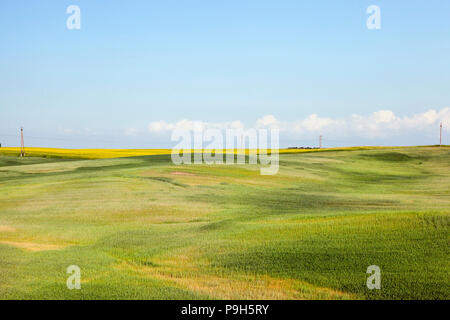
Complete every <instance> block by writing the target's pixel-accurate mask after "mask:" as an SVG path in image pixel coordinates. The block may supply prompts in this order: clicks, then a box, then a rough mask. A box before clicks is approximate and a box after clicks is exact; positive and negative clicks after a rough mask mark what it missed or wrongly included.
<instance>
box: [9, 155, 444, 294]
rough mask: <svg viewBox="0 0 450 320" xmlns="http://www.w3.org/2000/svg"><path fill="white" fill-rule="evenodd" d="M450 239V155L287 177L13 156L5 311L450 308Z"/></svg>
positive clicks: (357, 161) (293, 167)
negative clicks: (314, 305) (372, 279)
mask: <svg viewBox="0 0 450 320" xmlns="http://www.w3.org/2000/svg"><path fill="white" fill-rule="evenodd" d="M72 156H73V155H72ZM449 231H450V147H442V148H439V147H405V148H376V149H375V148H374V149H370V148H366V149H361V150H358V149H351V150H330V151H327V150H322V151H321V152H304V153H291V154H281V155H280V170H279V173H278V174H277V175H275V176H262V175H260V173H259V167H258V166H255V165H241V166H238V165H184V166H175V165H173V164H172V162H171V160H170V155H150V156H141V157H128V158H117V159H97V160H80V159H65V158H64V157H58V158H42V157H30V158H17V157H14V156H7V155H1V153H0V299H449V298H450V277H449V274H450V273H449V271H450V259H449V258H450V247H449V240H450V236H449V235H450V233H449ZM69 265H78V266H79V267H80V268H81V272H82V282H81V283H82V284H81V286H82V288H81V290H68V289H67V286H66V280H67V277H68V276H69V275H68V274H66V268H67V267H68V266H69ZM369 265H377V266H379V267H380V268H381V274H382V275H381V278H382V284H381V285H382V288H381V289H380V290H369V289H368V288H367V287H366V279H367V276H368V275H367V274H366V269H367V267H368V266H369Z"/></svg>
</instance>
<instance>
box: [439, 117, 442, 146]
mask: <svg viewBox="0 0 450 320" xmlns="http://www.w3.org/2000/svg"><path fill="white" fill-rule="evenodd" d="M440 129H441V130H440V131H439V146H440V147H442V122H441V126H440Z"/></svg>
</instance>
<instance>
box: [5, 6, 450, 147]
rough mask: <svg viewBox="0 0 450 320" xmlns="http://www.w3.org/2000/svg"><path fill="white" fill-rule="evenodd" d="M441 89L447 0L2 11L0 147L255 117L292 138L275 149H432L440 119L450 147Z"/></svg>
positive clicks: (143, 134)
mask: <svg viewBox="0 0 450 320" xmlns="http://www.w3.org/2000/svg"><path fill="white" fill-rule="evenodd" d="M72 4H75V5H78V6H79V7H80V9H81V29H80V30H68V29H67V28H66V19H67V18H68V16H69V15H68V14H67V13H66V8H67V7H68V6H69V5H72ZM369 5H378V6H379V7H380V8H381V30H368V29H367V27H366V20H367V18H368V14H367V13H366V8H367V7H368V6H369ZM449 88H450V2H449V1H446V0H441V1H438V0H431V1H414V0H408V1H400V0H399V1H379V0H371V1H363V0H353V1H351V0H346V1H344V0H342V1H332V0H328V1H324V0H316V1H312V0H311V1H299V0H295V1H294V0H293V1H286V0H280V1H264V0H263V1H261V0H258V1H251V0H249V1H246V0H240V1H237V0H236V1H235V0H227V1H218V0H217V1H216V0H214V1H211V0H209V1H206V0H204V1H202V0H195V1H194V0H192V1H189V0H186V1H181V0H178V1H170V0H169V1H167V0H165V1H152V0H148V1H137V0H135V1H126V2H125V1H113V0H109V1H100V0H85V1H84V0H82V1H76V0H72V1H65V0H51V1H50V0H46V1H25V0H14V1H13V0H2V1H1V3H0V143H2V144H3V145H6V146H15V145H18V143H19V139H18V128H19V127H20V126H24V127H25V133H26V143H27V145H31V146H51V147H108V148H111V147H130V148H135V147H142V148H150V147H170V146H172V145H173V143H172V142H170V139H169V138H170V133H169V132H168V130H163V129H164V128H163V129H162V130H160V131H157V130H152V129H151V128H155V126H152V123H153V124H154V123H166V124H170V125H167V126H166V127H167V128H171V127H173V126H174V125H176V123H179V122H180V121H196V120H197V121H203V122H204V123H207V124H208V123H214V124H217V123H228V122H232V121H240V122H241V123H242V124H243V125H244V126H246V127H252V126H254V125H255V124H258V123H259V124H261V123H267V121H266V122H264V121H263V120H262V119H271V120H270V121H269V122H270V124H273V123H277V124H278V125H281V126H282V127H283V128H292V130H290V129H289V130H284V131H283V132H282V136H281V145H282V146H287V145H305V144H310V145H312V144H314V143H315V141H316V140H317V138H316V137H317V136H318V135H319V134H323V135H324V142H325V144H326V145H327V144H328V145H329V146H334V145H362V144H384V145H414V144H431V143H436V142H437V139H436V137H437V134H438V127H437V123H438V122H440V121H443V122H444V124H445V126H444V127H445V128H446V130H445V132H444V133H445V138H446V139H447V137H448V138H449V139H447V140H450V137H449V131H448V129H447V128H448V127H449V126H450V110H449V109H448V108H449V107H450V89H449ZM430 110H431V111H430ZM433 110H434V112H435V113H434V114H433ZM380 112H381V113H380ZM389 112H391V113H389ZM352 115H358V117H359V118H358V117H356V118H355V117H354V116H352ZM380 116H381V118H380ZM264 117H265V118H264ZM267 117H269V118H267ZM270 117H271V118H270ZM430 117H431V118H432V119H431V118H430ZM317 119H318V120H317ZM355 119H359V120H357V121H355ZM380 119H381V120H380ZM314 121H315V122H314ZM358 121H361V123H364V124H365V127H363V130H361V128H359V129H358V128H356V126H357V124H358ZM373 123H375V124H376V123H378V125H377V126H376V128H374V127H373V125H372V124H373ZM447 124H448V125H447ZM159 127H161V126H159ZM159 127H158V128H159ZM162 127H164V126H162ZM300 127H301V128H300ZM349 127H351V128H349ZM294 128H297V129H298V128H300V129H298V130H295V129H294ZM364 129H367V130H364Z"/></svg>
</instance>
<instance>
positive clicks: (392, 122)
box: [127, 108, 450, 141]
mask: <svg viewBox="0 0 450 320" xmlns="http://www.w3.org/2000/svg"><path fill="white" fill-rule="evenodd" d="M441 122H442V124H443V128H444V131H445V132H450V108H442V109H440V110H434V109H430V110H428V111H426V112H423V113H417V114H412V115H409V116H397V115H396V114H395V113H394V112H393V111H391V110H379V111H376V112H373V113H371V114H369V115H358V114H352V115H350V116H348V117H340V118H330V117H322V116H319V115H318V114H315V113H313V114H311V115H309V116H307V117H306V118H303V119H296V120H288V121H283V120H279V119H277V118H276V117H275V116H274V115H265V116H263V117H261V118H259V119H257V120H256V122H255V123H254V124H253V125H252V126H246V125H245V124H244V123H243V122H242V121H240V120H235V121H227V122H207V121H200V120H190V119H183V120H180V121H176V122H167V121H165V120H160V121H153V122H150V124H149V125H148V131H149V132H150V133H152V134H160V135H168V136H170V132H172V131H173V130H175V129H184V130H206V129H209V128H214V129H221V130H225V129H246V128H269V129H270V128H276V129H279V130H280V133H281V134H282V135H285V136H290V137H292V138H310V137H315V136H317V135H319V134H324V135H328V136H332V137H333V139H347V138H349V137H359V138H369V139H373V140H374V141H377V140H379V139H385V138H392V137H393V136H398V135H408V134H410V133H411V132H415V133H418V132H424V133H431V134H433V133H435V132H436V130H437V128H438V127H439V124H440V123H441ZM127 132H137V131H136V129H133V128H130V129H127Z"/></svg>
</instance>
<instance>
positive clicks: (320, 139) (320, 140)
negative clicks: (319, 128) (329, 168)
mask: <svg viewBox="0 0 450 320" xmlns="http://www.w3.org/2000/svg"><path fill="white" fill-rule="evenodd" d="M319 149H322V136H321V135H320V136H319Z"/></svg>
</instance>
